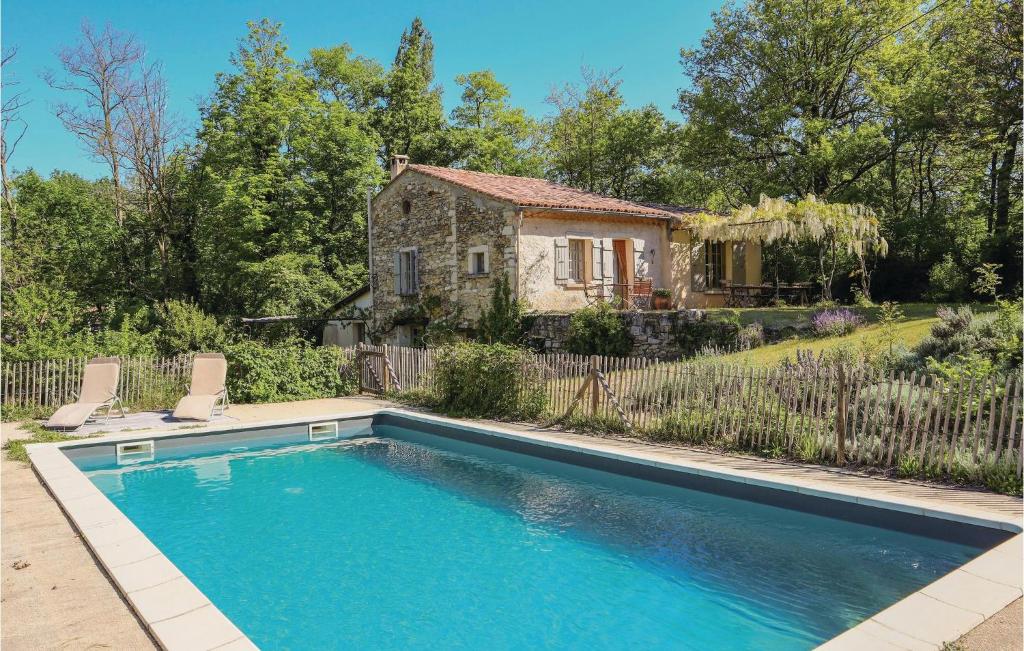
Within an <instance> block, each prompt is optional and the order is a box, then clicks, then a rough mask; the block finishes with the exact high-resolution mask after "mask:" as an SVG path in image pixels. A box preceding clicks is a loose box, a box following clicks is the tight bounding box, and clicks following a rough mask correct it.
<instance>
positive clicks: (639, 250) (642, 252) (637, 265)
mask: <svg viewBox="0 0 1024 651" xmlns="http://www.w3.org/2000/svg"><path fill="white" fill-rule="evenodd" d="M647 267H648V265H647V255H646V249H645V248H644V241H643V240H637V239H634V240H633V277H634V278H647V277H648V276H649V275H650V273H648V268H647Z"/></svg>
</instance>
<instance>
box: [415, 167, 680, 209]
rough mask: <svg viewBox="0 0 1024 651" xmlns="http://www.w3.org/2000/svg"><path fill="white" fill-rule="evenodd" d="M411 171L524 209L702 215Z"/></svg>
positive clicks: (515, 179) (458, 174)
mask: <svg viewBox="0 0 1024 651" xmlns="http://www.w3.org/2000/svg"><path fill="white" fill-rule="evenodd" d="M406 169H410V170H413V171H416V172H419V173H421V174H426V175H427V176H432V177H434V178H438V179H441V180H444V181H448V182H449V183H454V184H455V185H459V186H462V187H464V188H467V189H469V190H473V191H475V192H479V193H481V194H485V195H487V196H489V197H494V198H495V199H499V200H501V201H508V202H510V203H513V204H515V205H517V206H522V207H524V208H556V209H562V210H583V211H597V212H610V213H621V214H626V215H638V216H644V217H654V218H659V219H672V220H673V221H678V220H680V219H683V218H684V216H685V215H688V214H693V213H696V212H699V209H696V208H687V207H684V206H672V205H668V204H654V203H640V202H635V201H624V200H622V199H615V198H613V197H606V196H603V195H600V194H596V193H594V192H587V191H585V190H578V189H576V188H570V187H568V186H565V185H559V184H558V183H554V182H552V181H547V180H544V179H534V178H528V177H523V176H505V175H503V174H486V173H484V172H471V171H469V170H460V169H453V168H450V167H435V166H433V165H409V166H408V167H407V168H406Z"/></svg>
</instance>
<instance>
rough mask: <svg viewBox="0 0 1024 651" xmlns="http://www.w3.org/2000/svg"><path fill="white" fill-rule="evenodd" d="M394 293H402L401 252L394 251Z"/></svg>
mask: <svg viewBox="0 0 1024 651" xmlns="http://www.w3.org/2000/svg"><path fill="white" fill-rule="evenodd" d="M395 293H396V294H401V293H402V252H401V251H395Z"/></svg>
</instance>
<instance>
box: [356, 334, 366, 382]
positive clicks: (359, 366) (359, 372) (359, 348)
mask: <svg viewBox="0 0 1024 651" xmlns="http://www.w3.org/2000/svg"><path fill="white" fill-rule="evenodd" d="M364 350H366V344H364V343H363V342H361V341H360V342H359V343H357V344H356V354H355V356H354V357H355V360H354V361H355V367H356V368H355V370H356V381H357V382H358V384H357V386H356V391H357V393H358V394H359V395H362V393H363V364H365V363H366V356H365V355H363V351H364Z"/></svg>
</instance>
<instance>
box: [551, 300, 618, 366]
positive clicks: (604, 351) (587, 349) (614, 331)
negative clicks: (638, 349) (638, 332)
mask: <svg viewBox="0 0 1024 651" xmlns="http://www.w3.org/2000/svg"><path fill="white" fill-rule="evenodd" d="M566 346H567V348H568V349H569V352H572V353H576V354H577V355H608V356H611V357H625V356H626V355H629V352H630V351H631V350H633V339H632V338H631V337H630V336H629V329H628V328H627V327H626V324H625V323H623V321H622V317H621V315H620V314H619V313H618V312H616V311H615V310H613V309H612V307H611V306H610V305H608V304H607V303H598V304H597V305H596V306H594V307H587V308H584V309H582V310H579V311H577V312H575V313H574V314H573V315H572V318H571V319H570V320H569V336H568V339H567V341H566Z"/></svg>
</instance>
